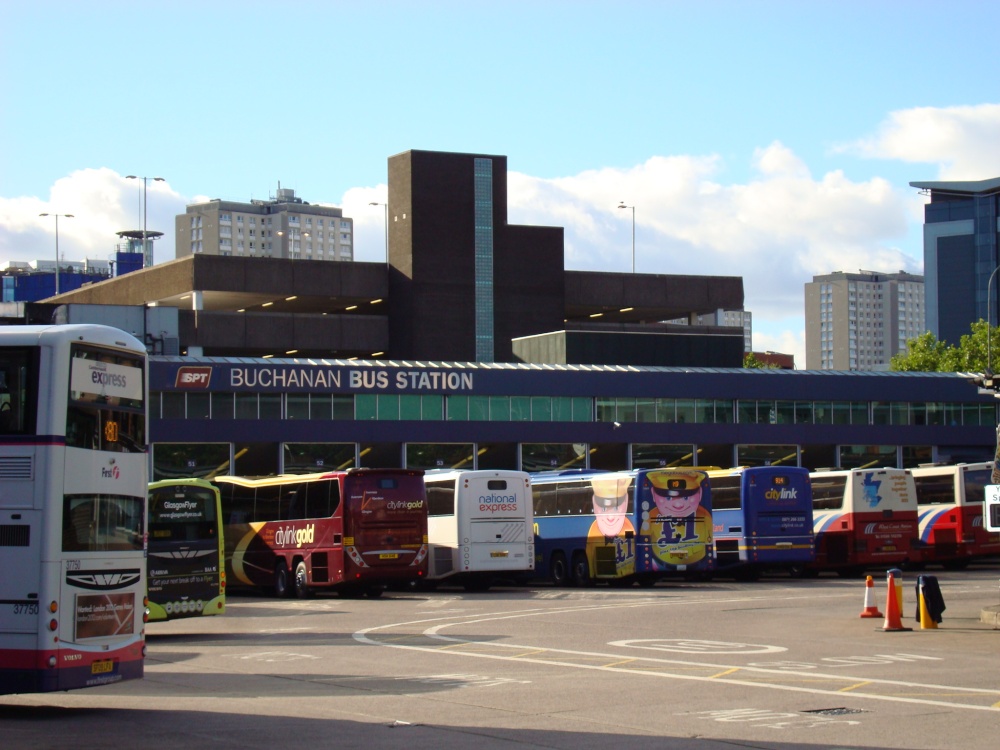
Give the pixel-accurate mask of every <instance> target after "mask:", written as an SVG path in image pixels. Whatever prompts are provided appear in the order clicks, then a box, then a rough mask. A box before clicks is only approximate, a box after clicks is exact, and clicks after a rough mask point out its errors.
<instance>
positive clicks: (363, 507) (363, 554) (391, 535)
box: [344, 469, 427, 580]
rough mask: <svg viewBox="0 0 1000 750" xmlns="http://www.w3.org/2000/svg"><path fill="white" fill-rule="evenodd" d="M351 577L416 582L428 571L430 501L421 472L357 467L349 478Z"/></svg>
mask: <svg viewBox="0 0 1000 750" xmlns="http://www.w3.org/2000/svg"><path fill="white" fill-rule="evenodd" d="M344 501H345V503H346V507H345V509H344V548H345V549H344V552H345V557H347V558H348V559H350V561H351V563H352V564H353V569H354V570H353V574H351V575H349V576H348V578H374V579H378V578H382V579H384V580H415V579H417V578H422V577H424V576H425V575H426V573H427V499H426V492H425V489H424V480H423V472H421V471H407V470H399V471H391V472H388V471H366V470H363V469H362V470H356V471H355V470H352V471H349V472H348V473H347V475H346V476H345V478H344Z"/></svg>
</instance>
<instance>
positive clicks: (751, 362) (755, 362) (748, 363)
mask: <svg viewBox="0 0 1000 750" xmlns="http://www.w3.org/2000/svg"><path fill="white" fill-rule="evenodd" d="M743 366H744V367H746V368H748V369H751V370H777V369H778V366H777V365H776V364H774V363H773V362H765V361H764V360H762V359H761V358H760V357H758V356H757V355H756V354H754V353H753V352H747V353H746V354H744V355H743Z"/></svg>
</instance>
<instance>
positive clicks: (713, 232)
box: [0, 104, 1000, 367]
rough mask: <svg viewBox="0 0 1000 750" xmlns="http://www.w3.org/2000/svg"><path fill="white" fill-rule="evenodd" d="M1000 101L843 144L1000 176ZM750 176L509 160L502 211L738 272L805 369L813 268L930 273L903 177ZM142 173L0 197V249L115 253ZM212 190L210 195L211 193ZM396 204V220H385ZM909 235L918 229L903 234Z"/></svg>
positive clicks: (657, 267)
mask: <svg viewBox="0 0 1000 750" xmlns="http://www.w3.org/2000/svg"><path fill="white" fill-rule="evenodd" d="M997 132H1000V105H993V104H984V105H980V106H975V107H952V108H943V109H935V108H927V107H922V108H914V109H909V110H901V111H898V112H893V113H891V114H890V115H889V116H888V117H887V119H886V120H885V121H884V122H883V123H881V124H880V125H879V127H878V129H877V130H876V132H875V133H874V134H872V135H871V136H869V137H867V138H865V139H862V140H859V141H857V142H855V143H853V144H849V145H846V146H841V147H840V150H841V151H842V152H845V153H852V154H860V155H863V156H866V157H877V158H881V159H887V160H896V161H903V162H910V163H913V162H925V163H935V164H938V165H939V169H940V175H939V177H940V179H986V178H992V177H996V176H997V175H998V174H1000V139H998V138H996V137H995V134H996V133H997ZM748 160H749V161H750V164H751V166H752V170H753V171H752V175H751V177H750V179H748V180H746V182H744V183H730V184H727V183H724V182H722V181H721V180H720V175H721V174H723V169H724V167H725V166H726V165H725V164H724V163H723V160H722V158H721V157H720V156H718V155H715V154H708V155H695V156H692V155H665V156H663V155H660V156H653V157H651V158H649V159H648V160H646V161H645V162H643V163H642V164H638V165H635V166H633V167H630V168H611V167H608V168H601V169H594V170H587V171H583V172H580V173H579V174H576V175H569V176H565V177H560V178H556V179H542V178H537V177H532V176H530V175H526V174H522V173H517V172H511V173H510V174H509V175H508V209H509V217H508V218H509V220H510V221H511V222H512V223H517V224H529V225H543V226H562V227H564V228H565V239H566V244H565V263H566V267H567V268H571V269H578V270H602V271H620V272H628V271H630V270H631V267H632V257H633V251H632V217H633V213H632V210H631V209H625V210H621V209H619V208H618V205H619V204H620V203H621V202H624V203H625V204H626V205H627V206H634V207H635V212H634V217H635V218H634V221H635V265H636V270H637V271H638V272H639V273H663V274H697V275H723V276H740V277H742V278H743V284H744V291H745V295H746V299H745V306H746V309H748V310H750V311H752V313H753V316H754V348H755V349H756V350H760V351H764V350H772V351H780V352H785V353H792V354H794V355H795V357H796V364H797V366H798V367H804V366H805V341H804V331H803V329H804V322H803V318H804V310H803V286H804V284H805V283H806V282H808V281H810V280H811V279H812V276H814V275H817V274H823V273H829V272H832V271H838V270H842V271H855V270H858V269H865V270H872V271H886V272H893V271H899V270H906V271H911V272H917V273H919V272H921V271H922V269H921V263H920V260H919V256H920V255H921V249H920V248H919V247H910V248H908V249H906V250H904V249H903V248H902V247H901V246H902V245H903V244H904V242H905V241H906V239H907V233H911V234H912V233H913V230H914V228H915V227H919V226H920V224H921V223H922V221H923V215H922V210H921V206H922V200H921V199H920V198H919V196H917V195H915V194H914V191H913V190H912V189H911V188H909V187H908V185H898V184H895V185H894V184H892V183H890V182H889V181H888V180H887V179H884V178H881V177H872V178H871V179H866V180H852V179H850V178H849V177H848V176H847V175H846V174H845V173H844V172H843V171H841V170H833V171H830V172H827V173H825V174H822V175H814V174H813V173H812V171H811V170H810V168H809V165H808V164H807V163H805V162H804V161H803V159H802V158H800V157H799V156H798V155H797V154H795V153H794V152H793V151H792V150H791V149H789V148H788V147H786V146H785V145H783V144H782V143H780V142H777V141H776V142H773V143H771V144H769V145H766V146H763V147H761V148H759V149H757V150H756V151H755V152H754V153H753V154H752V155H749V156H748ZM147 189H148V196H149V212H148V216H147V225H148V228H149V229H150V230H155V231H162V232H164V237H163V238H162V239H161V240H159V241H158V243H157V251H156V260H157V261H158V262H161V261H164V260H169V259H172V258H173V257H174V236H173V235H174V217H175V216H176V215H177V214H181V213H183V212H184V210H185V206H186V205H187V204H188V203H193V202H196V201H198V200H199V198H197V197H196V198H190V199H185V198H183V197H182V196H180V195H178V194H177V193H175V192H174V191H173V190H172V189H171V188H170V186H169V184H167V183H163V182H149V183H148V187H147ZM140 195H141V182H138V181H136V180H126V179H125V178H124V177H123V176H122V175H119V174H117V173H116V172H114V171H113V170H110V169H83V170H79V171H76V172H73V173H72V174H70V175H68V176H66V177H64V178H62V179H60V180H58V181H57V182H56V183H55V184H54V185H53V186H52V189H51V191H50V196H49V197H48V199H44V198H38V197H32V196H22V197H16V198H0V260H28V261H30V260H35V259H48V258H50V257H51V256H52V254H53V252H54V237H53V233H54V225H53V224H54V222H53V220H52V219H51V217H49V218H40V217H39V216H38V214H39V213H42V212H49V213H55V212H58V213H72V214H74V215H75V217H76V218H74V219H66V220H60V223H59V242H60V253H61V254H62V255H63V257H65V258H66V259H69V260H82V259H83V258H87V257H89V258H101V259H104V258H107V257H109V256H110V255H111V254H112V253H113V252H114V248H115V245H116V243H117V242H118V238H117V237H116V236H115V232H117V231H121V230H122V229H141V227H142V212H141V204H140ZM386 195H387V189H386V186H385V185H384V184H380V185H376V186H367V187H356V188H352V189H350V190H348V191H347V192H345V194H344V196H343V200H342V201H341V202H340V203H339V204H337V205H339V206H340V207H341V208H343V211H344V215H345V216H349V217H351V218H352V219H353V220H354V227H355V236H354V252H355V256H354V257H355V259H356V260H361V261H376V262H377V261H382V260H384V258H385V255H384V253H385V244H384V243H385V239H384V238H385V230H386V224H385V221H386V218H385V213H384V209H383V207H382V206H371V205H369V204H370V203H372V202H376V203H385V202H386ZM202 199H203V198H202ZM392 218H393V217H392V216H391V215H390V216H389V217H388V221H390V222H391V221H392ZM910 242H911V244H912V242H913V240H912V237H911V238H910Z"/></svg>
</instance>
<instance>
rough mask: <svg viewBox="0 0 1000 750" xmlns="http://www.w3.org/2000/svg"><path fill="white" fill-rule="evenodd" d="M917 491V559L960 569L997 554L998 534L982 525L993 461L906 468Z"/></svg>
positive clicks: (999, 534)
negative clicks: (978, 559) (918, 527)
mask: <svg viewBox="0 0 1000 750" xmlns="http://www.w3.org/2000/svg"><path fill="white" fill-rule="evenodd" d="M911 471H912V472H913V482H914V484H915V485H916V490H917V509H918V513H919V517H920V541H921V543H922V544H923V547H922V555H923V559H922V562H924V563H936V564H939V565H943V566H944V567H945V568H952V569H954V568H964V567H966V566H967V565H968V564H969V563H970V562H972V561H973V560H975V559H977V558H981V557H988V556H993V555H998V554H1000V533H997V532H990V531H987V530H986V527H985V526H984V525H983V508H984V503H985V499H986V490H985V487H986V485H988V484H993V481H992V480H991V475H992V473H993V462H992V461H984V462H982V463H973V464H966V463H962V464H954V465H952V466H921V467H918V468H916V469H911Z"/></svg>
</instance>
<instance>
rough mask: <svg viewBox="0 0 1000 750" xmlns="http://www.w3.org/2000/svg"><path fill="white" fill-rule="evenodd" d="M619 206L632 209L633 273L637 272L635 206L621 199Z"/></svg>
mask: <svg viewBox="0 0 1000 750" xmlns="http://www.w3.org/2000/svg"><path fill="white" fill-rule="evenodd" d="M618 208H631V209H632V273H635V206H626V205H625V201H619V203H618Z"/></svg>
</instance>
